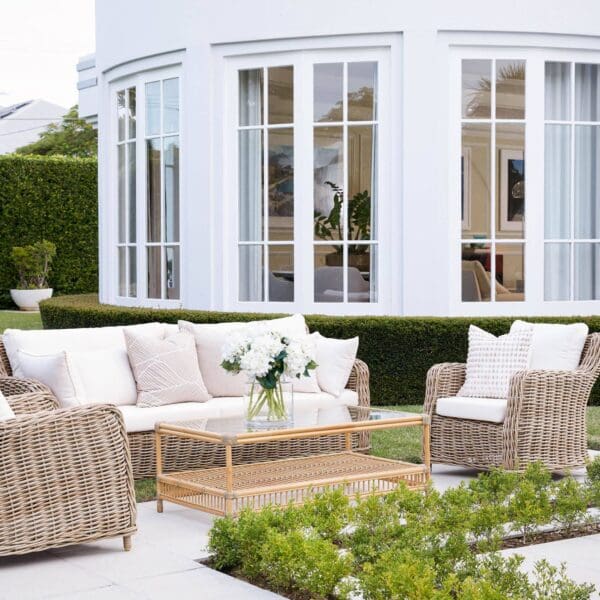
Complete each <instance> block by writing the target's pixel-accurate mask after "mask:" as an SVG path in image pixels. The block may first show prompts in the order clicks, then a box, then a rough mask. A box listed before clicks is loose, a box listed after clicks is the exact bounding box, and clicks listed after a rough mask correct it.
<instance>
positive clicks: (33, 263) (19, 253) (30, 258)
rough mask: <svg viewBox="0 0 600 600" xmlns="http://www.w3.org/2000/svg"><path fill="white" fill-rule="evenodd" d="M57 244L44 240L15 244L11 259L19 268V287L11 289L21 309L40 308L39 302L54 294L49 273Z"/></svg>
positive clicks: (14, 300)
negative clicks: (24, 244)
mask: <svg viewBox="0 0 600 600" xmlns="http://www.w3.org/2000/svg"><path fill="white" fill-rule="evenodd" d="M55 255H56V246H55V245H54V244H53V243H52V242H48V241H47V240H42V241H41V242H36V243H35V244H31V245H29V246H14V247H13V249H12V252H11V259H12V261H13V263H14V265H15V267H16V269H17V273H18V277H19V283H18V284H17V289H14V290H10V295H11V297H12V299H13V302H14V303H15V304H16V305H17V306H18V307H19V308H20V309H21V310H39V303H40V302H41V301H42V300H46V298H50V297H51V296H52V288H49V287H48V274H49V272H50V265H51V264H52V259H53V258H54V256H55Z"/></svg>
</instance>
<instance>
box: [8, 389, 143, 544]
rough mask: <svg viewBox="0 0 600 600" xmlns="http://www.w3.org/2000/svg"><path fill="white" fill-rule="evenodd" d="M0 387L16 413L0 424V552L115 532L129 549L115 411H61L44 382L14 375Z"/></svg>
mask: <svg viewBox="0 0 600 600" xmlns="http://www.w3.org/2000/svg"><path fill="white" fill-rule="evenodd" d="M0 390H1V391H2V393H3V394H4V395H5V396H6V397H7V400H8V403H9V404H10V406H11V408H12V410H13V411H14V413H15V415H16V418H14V419H9V420H5V421H2V422H0V556H8V555H14V554H25V553H29V552H37V551H41V550H46V549H48V548H56V547H60V546H67V545H70V544H79V543H83V542H90V541H94V540H98V539H102V538H110V537H121V536H122V537H123V545H124V548H125V550H129V549H130V548H131V535H132V534H133V533H134V532H135V531H136V505H135V495H134V489H133V478H132V471H131V462H130V456H129V447H128V444H127V439H126V435H125V429H124V426H123V420H122V418H121V415H120V413H119V412H118V411H117V410H116V409H115V408H113V407H110V406H89V407H81V408H72V409H62V410H59V409H58V408H57V403H56V400H55V399H54V397H53V396H52V395H51V394H49V393H48V391H47V390H46V389H45V388H44V387H43V386H40V385H39V384H35V383H33V382H23V381H19V380H16V379H14V378H6V377H4V378H0ZM26 390H28V391H26ZM25 391H26V393H23V392H25Z"/></svg>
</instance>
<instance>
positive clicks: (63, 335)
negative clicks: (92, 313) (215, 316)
mask: <svg viewBox="0 0 600 600" xmlns="http://www.w3.org/2000/svg"><path fill="white" fill-rule="evenodd" d="M168 327H169V326H167V325H165V324H164V323H143V324H141V325H127V326H125V327H121V326H118V327H89V328H87V327H86V328H82V329H40V330H31V331H24V330H21V329H7V330H6V331H5V332H4V347H5V348H6V354H7V356H8V360H9V362H10V366H11V368H12V371H13V375H14V376H15V377H24V374H23V372H22V370H21V365H20V363H19V354H18V352H19V350H23V351H24V352H27V353H29V354H36V355H46V354H56V353H58V352H63V351H74V352H83V351H87V350H107V349H111V348H121V349H123V350H126V348H125V338H124V337H123V329H124V328H126V329H130V330H132V331H139V332H140V333H144V334H146V335H154V336H156V337H158V338H162V337H163V336H164V334H165V331H166V329H167V328H168Z"/></svg>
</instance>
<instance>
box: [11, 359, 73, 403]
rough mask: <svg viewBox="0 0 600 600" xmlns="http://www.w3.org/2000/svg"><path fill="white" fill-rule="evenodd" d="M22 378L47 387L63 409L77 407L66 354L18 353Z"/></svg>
mask: <svg viewBox="0 0 600 600" xmlns="http://www.w3.org/2000/svg"><path fill="white" fill-rule="evenodd" d="M18 361H19V364H20V368H21V373H22V375H21V376H22V377H27V378H31V379H36V380H37V381H40V382H41V383H43V384H45V385H47V386H48V387H49V388H50V389H51V390H52V393H53V394H54V395H55V396H56V398H57V399H58V403H59V404H60V406H61V407H63V408H70V407H72V406H79V405H80V401H79V399H78V398H77V394H76V392H75V386H74V384H73V377H72V375H71V372H70V369H69V363H68V361H67V356H66V352H57V353H56V354H44V355H38V354H30V353H29V352H24V351H23V350H19V351H18Z"/></svg>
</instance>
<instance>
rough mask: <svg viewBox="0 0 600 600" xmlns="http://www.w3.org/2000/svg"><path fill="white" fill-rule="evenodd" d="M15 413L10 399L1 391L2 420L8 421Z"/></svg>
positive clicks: (0, 411) (0, 418) (0, 414)
mask: <svg viewBox="0 0 600 600" xmlns="http://www.w3.org/2000/svg"><path fill="white" fill-rule="evenodd" d="M14 418H15V413H14V412H13V409H12V408H11V407H10V404H9V403H8V400H7V399H6V398H5V397H4V394H3V393H2V392H0V421H7V420H8V419H14Z"/></svg>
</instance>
